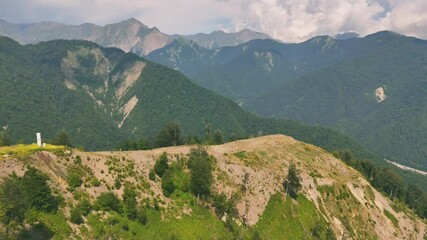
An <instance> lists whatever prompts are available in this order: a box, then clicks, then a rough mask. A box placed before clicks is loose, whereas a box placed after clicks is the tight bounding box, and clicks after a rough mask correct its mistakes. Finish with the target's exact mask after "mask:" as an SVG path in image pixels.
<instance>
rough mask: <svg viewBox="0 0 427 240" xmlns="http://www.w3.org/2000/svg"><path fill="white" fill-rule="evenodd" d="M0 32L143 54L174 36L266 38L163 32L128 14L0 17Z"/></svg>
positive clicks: (228, 41) (216, 41)
mask: <svg viewBox="0 0 427 240" xmlns="http://www.w3.org/2000/svg"><path fill="white" fill-rule="evenodd" d="M0 35H3V36H6V37H10V38H13V39H15V40H17V41H18V42H19V43H21V44H34V43H38V42H42V41H49V40H56V39H64V40H87V41H92V42H95V43H97V44H99V45H101V46H103V47H116V48H120V49H122V50H123V51H125V52H133V53H135V54H137V55H139V56H145V55H147V54H149V53H151V52H152V51H154V50H157V49H160V48H162V47H164V46H166V45H168V44H169V43H170V42H172V41H173V40H174V39H177V38H184V39H186V40H187V41H194V42H196V43H197V44H199V45H201V46H203V47H206V48H208V49H212V48H217V47H224V46H236V45H239V44H242V43H245V42H247V41H250V40H253V39H270V38H271V37H269V36H268V35H266V34H263V33H258V32H253V31H251V30H248V29H244V30H242V31H240V32H237V33H225V32H223V31H215V32H212V33H210V34H204V33H199V34H195V35H188V36H185V35H167V34H165V33H162V32H160V31H159V30H158V29H157V28H156V27H153V28H149V27H148V26H146V25H144V24H143V23H141V22H139V21H138V20H136V19H134V18H131V19H128V20H125V21H122V22H119V23H114V24H107V25H105V26H98V25H95V24H91V23H85V24H81V25H67V24H64V23H58V22H41V23H30V24H13V23H9V22H7V21H5V20H1V19H0Z"/></svg>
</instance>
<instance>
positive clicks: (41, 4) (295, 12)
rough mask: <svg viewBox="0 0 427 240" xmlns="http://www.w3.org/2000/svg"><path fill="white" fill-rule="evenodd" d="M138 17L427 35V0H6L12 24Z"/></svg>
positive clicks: (159, 23)
mask: <svg viewBox="0 0 427 240" xmlns="http://www.w3.org/2000/svg"><path fill="white" fill-rule="evenodd" d="M131 17H135V18H137V19H138V20H140V21H141V22H143V23H144V24H146V25H148V26H151V27H152V26H156V27H158V28H159V29H160V30H161V31H164V32H166V33H169V34H172V33H180V34H191V33H197V32H210V31H213V30H216V29H223V30H228V31H238V30H241V29H242V28H250V29H252V30H256V31H261V32H265V33H267V34H270V35H271V36H272V37H275V38H278V39H281V40H283V41H286V42H300V41H303V40H306V39H308V38H310V37H313V36H316V35H326V34H327V35H335V34H337V33H340V32H346V31H356V32H359V33H360V34H362V35H366V34H369V33H373V32H376V31H379V30H385V29H387V30H392V31H397V32H401V33H404V34H409V35H414V36H418V37H422V38H427V1H426V0H411V1H408V0H171V1H162V0H19V1H18V0H0V18H4V19H6V20H8V21H12V22H39V21H60V22H65V23H71V24H80V23H84V22H92V23H96V24H101V25H104V24H108V23H114V22H118V21H121V20H124V19H128V18H131Z"/></svg>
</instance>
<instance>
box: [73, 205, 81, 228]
mask: <svg viewBox="0 0 427 240" xmlns="http://www.w3.org/2000/svg"><path fill="white" fill-rule="evenodd" d="M70 221H71V222H72V223H75V224H82V223H83V218H82V215H81V213H80V211H79V209H78V208H76V207H75V208H72V209H71V211H70Z"/></svg>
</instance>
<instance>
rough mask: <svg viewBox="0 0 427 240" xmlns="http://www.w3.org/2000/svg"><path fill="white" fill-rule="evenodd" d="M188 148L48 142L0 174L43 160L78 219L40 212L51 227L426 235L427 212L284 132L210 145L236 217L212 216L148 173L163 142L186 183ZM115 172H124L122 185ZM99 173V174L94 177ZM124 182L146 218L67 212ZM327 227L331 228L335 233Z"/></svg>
mask: <svg viewBox="0 0 427 240" xmlns="http://www.w3.org/2000/svg"><path fill="white" fill-rule="evenodd" d="M191 148H192V147H191V146H182V147H169V148H162V149H154V150H150V151H134V152H94V153H90V152H80V151H73V153H72V154H71V155H67V154H66V153H65V156H62V155H55V154H52V153H49V152H46V151H45V152H36V153H35V154H33V155H31V156H29V157H27V158H22V157H21V160H19V159H15V158H14V157H13V156H12V155H11V156H8V157H2V160H1V161H0V169H1V170H2V171H0V177H1V178H4V177H6V176H7V175H9V174H11V173H12V172H16V173H17V174H18V175H19V176H21V175H22V174H23V172H25V170H26V169H27V168H28V167H36V168H37V169H39V170H41V171H42V172H44V173H45V174H47V175H48V177H49V179H50V185H51V187H52V188H53V189H55V192H56V193H57V194H60V195H61V196H63V197H64V199H65V202H67V203H68V204H66V205H64V206H63V207H62V208H61V209H60V210H59V212H60V213H61V212H62V213H63V214H64V215H65V217H62V218H60V221H59V222H61V223H62V222H63V224H65V225H69V226H70V227H71V228H72V229H73V231H65V230H64V229H66V227H62V228H61V229H59V228H58V227H57V226H58V225H59V222H58V223H56V224H54V225H47V224H46V223H48V222H46V221H48V220H45V219H44V218H41V219H37V220H39V221H41V222H42V223H45V225H46V226H47V227H48V228H51V229H50V231H53V233H54V236H55V235H58V236H62V237H70V236H72V237H78V236H80V237H83V238H108V237H116V238H121V239H133V238H141V237H146V238H153V237H155V238H157V239H170V238H171V237H172V236H174V237H175V238H178V239H180V238H184V239H198V238H200V237H202V238H220V239H232V238H236V237H238V236H240V238H244V239H248V238H251V237H253V236H254V235H259V237H261V238H262V239H265V238H267V239H295V238H297V239H311V238H313V239H316V237H317V236H318V238H317V239H330V235H331V234H332V235H335V236H336V237H337V239H342V238H345V239H423V238H424V237H425V236H426V234H427V230H426V224H425V222H422V221H421V220H420V219H418V218H417V217H415V216H414V214H413V212H411V211H409V210H408V209H406V208H405V207H404V206H399V207H398V206H396V204H395V203H394V202H392V201H390V200H388V199H387V198H385V197H384V196H383V195H382V194H381V193H379V192H378V191H376V190H375V189H374V188H372V187H371V186H370V185H369V183H368V182H367V181H366V180H365V179H364V178H363V177H362V176H361V175H360V174H359V173H358V172H356V171H355V170H353V169H351V168H349V167H348V166H346V165H345V164H343V163H342V162H341V161H340V160H338V159H336V158H334V157H333V156H332V155H331V154H329V153H327V152H325V151H324V150H322V149H320V148H317V147H314V146H312V145H308V144H305V143H301V142H298V141H296V140H294V139H292V138H290V137H286V136H282V135H272V136H264V137H260V138H254V139H249V140H242V141H236V142H232V143H228V144H224V145H218V146H210V147H207V152H208V153H209V154H210V155H212V156H213V157H214V159H215V160H214V172H213V175H214V182H213V184H212V192H213V193H215V194H221V193H224V194H225V196H226V199H230V198H231V197H232V196H235V197H234V199H235V201H234V203H233V204H234V206H235V207H236V208H237V214H236V217H235V218H233V219H231V221H230V220H225V219H227V218H228V217H227V215H223V213H218V212H217V214H219V215H218V216H215V215H214V213H213V211H214V209H215V208H214V206H210V205H209V204H206V203H204V201H201V200H197V198H196V197H195V196H193V195H191V194H190V193H189V192H187V191H188V189H187V190H183V191H180V190H177V191H176V192H175V193H173V194H172V195H171V196H169V197H165V196H164V195H163V191H162V188H163V184H162V181H165V180H164V179H163V180H162V179H161V178H159V177H156V178H155V180H152V179H150V178H149V177H148V176H149V172H150V170H151V169H153V167H154V166H155V161H156V159H158V158H159V156H160V155H161V154H162V153H163V152H166V153H167V156H168V158H169V159H170V162H169V166H170V168H171V169H174V170H173V171H176V172H177V173H179V174H178V175H176V177H177V183H180V184H181V185H180V186H182V184H185V181H184V182H182V181H183V180H185V176H186V175H188V174H189V173H188V169H187V168H186V167H185V166H186V164H185V163H186V162H188V156H189V153H190V149H191ZM22 159H24V160H22ZM25 159H26V160H25ZM70 160H71V161H74V163H72V162H70ZM291 163H294V164H296V166H297V168H298V169H299V170H300V171H301V177H302V190H301V194H299V195H298V197H297V199H296V200H292V199H290V198H289V197H286V196H285V195H284V190H283V186H282V182H283V179H284V178H285V176H286V174H287V170H288V168H289V166H290V164H291ZM183 164H184V165H183ZM76 166H77V167H78V168H80V169H85V170H84V171H85V172H87V173H90V174H89V175H85V176H86V177H83V180H84V181H83V184H82V185H81V186H80V187H77V188H76V189H75V190H70V189H71V188H70V185H69V183H70V182H69V180H68V179H69V178H68V176H67V173H68V174H70V171H69V170H68V169H72V168H75V167H76ZM117 178H119V179H120V181H121V182H122V184H121V185H120V186H118V187H117V184H116V183H115V182H117V180H116V179H117ZM93 179H97V180H98V183H99V184H97V185H93V184H92V182H93ZM112 186H116V187H112ZM125 186H126V188H129V186H133V187H134V189H135V191H136V196H137V198H136V199H137V202H138V203H139V204H140V206H142V208H143V209H145V210H144V211H145V212H146V216H147V218H146V219H145V224H141V223H140V222H138V221H136V220H129V219H127V218H126V217H125V216H126V215H125V214H123V213H120V211H118V212H116V211H117V210H116V211H114V210H113V211H111V210H110V211H107V210H98V211H90V210H89V211H90V213H89V214H88V215H86V216H85V217H84V219H83V224H80V225H77V224H72V223H70V222H65V221H66V220H68V219H69V218H70V215H69V212H70V208H71V207H72V206H76V205H77V204H78V203H79V202H81V199H82V198H84V199H87V201H89V204H91V205H93V206H96V204H97V203H96V201H95V199H96V198H97V197H99V196H100V195H102V193H105V192H113V193H114V194H116V195H118V196H119V199H120V200H121V199H123V198H124V188H125ZM179 189H181V188H179ZM79 199H80V200H79ZM155 206H157V207H155ZM107 212H108V213H107ZM50 214H51V213H50ZM34 216H35V217H36V218H37V216H44V215H34ZM221 218H222V219H223V221H225V222H224V223H223V222H221ZM233 224H234V225H233ZM291 229H292V231H290V230H291ZM315 229H316V230H315ZM326 229H329V230H326ZM325 231H326V232H328V231H329V234H330V235H329V237H328V235H327V233H326V232H325ZM66 234H69V235H66ZM236 234H237V235H236Z"/></svg>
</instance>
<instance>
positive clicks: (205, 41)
mask: <svg viewBox="0 0 427 240" xmlns="http://www.w3.org/2000/svg"><path fill="white" fill-rule="evenodd" d="M182 37H183V38H185V39H188V40H191V41H194V42H195V43H197V44H198V45H200V46H202V47H204V48H207V49H214V48H219V47H225V46H237V45H240V44H242V43H246V42H249V41H251V40H254V39H271V37H270V36H268V35H267V34H264V33H259V32H254V31H251V30H249V29H244V30H241V31H239V32H236V33H225V32H223V31H220V30H219V31H214V32H212V33H210V34H205V33H198V34H195V35H187V36H182Z"/></svg>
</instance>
